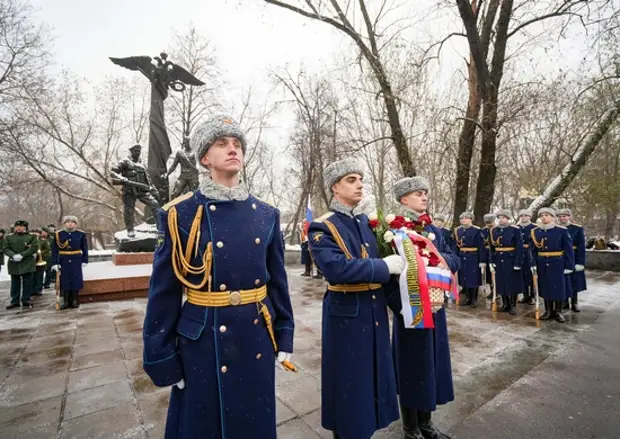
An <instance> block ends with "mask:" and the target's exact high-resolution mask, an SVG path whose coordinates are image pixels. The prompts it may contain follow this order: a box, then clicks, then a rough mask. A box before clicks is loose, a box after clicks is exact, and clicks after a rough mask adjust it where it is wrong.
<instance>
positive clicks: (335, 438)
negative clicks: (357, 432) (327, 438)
mask: <svg viewBox="0 0 620 439" xmlns="http://www.w3.org/2000/svg"><path fill="white" fill-rule="evenodd" d="M332 437H333V438H334V439H340V436H338V433H336V432H335V431H334V432H332Z"/></svg>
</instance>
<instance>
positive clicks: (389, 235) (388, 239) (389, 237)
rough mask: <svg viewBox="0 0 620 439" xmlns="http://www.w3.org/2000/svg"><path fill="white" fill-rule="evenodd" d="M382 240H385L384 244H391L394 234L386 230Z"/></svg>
mask: <svg viewBox="0 0 620 439" xmlns="http://www.w3.org/2000/svg"><path fill="white" fill-rule="evenodd" d="M383 239H384V240H385V242H392V241H393V240H394V234H393V233H392V232H391V231H390V230H388V231H387V232H385V233H384V234H383Z"/></svg>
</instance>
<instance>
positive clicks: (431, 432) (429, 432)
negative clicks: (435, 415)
mask: <svg viewBox="0 0 620 439" xmlns="http://www.w3.org/2000/svg"><path fill="white" fill-rule="evenodd" d="M418 422H419V426H420V431H421V432H422V437H424V439H452V438H451V437H450V436H448V435H447V434H445V433H442V432H441V431H439V430H437V429H436V428H435V426H434V425H433V421H431V412H422V411H418Z"/></svg>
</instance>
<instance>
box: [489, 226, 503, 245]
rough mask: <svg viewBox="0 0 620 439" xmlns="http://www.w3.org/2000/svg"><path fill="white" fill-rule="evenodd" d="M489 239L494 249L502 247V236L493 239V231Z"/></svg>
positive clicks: (490, 232)
mask: <svg viewBox="0 0 620 439" xmlns="http://www.w3.org/2000/svg"><path fill="white" fill-rule="evenodd" d="M489 239H490V241H491V244H493V247H499V246H500V245H502V237H501V235H500V236H498V237H497V239H496V240H495V239H493V229H491V230H489Z"/></svg>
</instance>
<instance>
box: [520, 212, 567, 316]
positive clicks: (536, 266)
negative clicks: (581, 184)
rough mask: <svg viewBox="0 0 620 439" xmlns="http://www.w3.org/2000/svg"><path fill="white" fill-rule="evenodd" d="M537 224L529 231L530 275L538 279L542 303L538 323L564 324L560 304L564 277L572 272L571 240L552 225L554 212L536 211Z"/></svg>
mask: <svg viewBox="0 0 620 439" xmlns="http://www.w3.org/2000/svg"><path fill="white" fill-rule="evenodd" d="M538 216H539V217H540V220H541V224H540V225H539V226H538V227H535V228H534V229H532V231H531V233H530V236H531V238H532V247H531V249H532V255H533V261H532V264H533V265H532V270H533V271H532V273H533V274H534V275H535V276H536V275H537V276H538V288H539V289H540V291H539V294H540V296H541V297H542V298H543V299H544V300H545V313H544V314H543V315H542V316H540V320H549V319H553V318H555V320H556V321H558V322H560V323H564V316H563V315H562V302H563V301H564V299H565V298H566V288H567V283H569V282H570V280H569V279H568V275H569V274H571V273H572V272H573V271H574V270H575V254H574V252H573V241H572V239H571V237H570V234H569V233H568V230H567V229H566V227H564V226H559V225H556V224H555V210H554V209H552V208H549V207H543V208H541V209H540V210H539V211H538Z"/></svg>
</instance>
